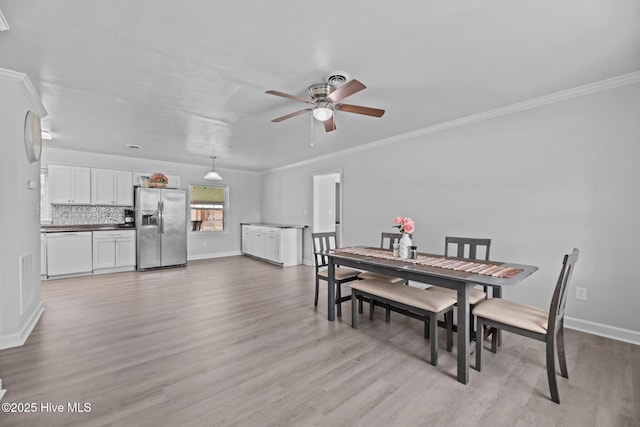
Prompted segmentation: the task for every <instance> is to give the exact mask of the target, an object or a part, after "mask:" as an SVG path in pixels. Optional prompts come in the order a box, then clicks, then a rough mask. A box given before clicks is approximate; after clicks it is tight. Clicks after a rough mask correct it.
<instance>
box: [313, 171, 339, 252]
mask: <svg viewBox="0 0 640 427" xmlns="http://www.w3.org/2000/svg"><path fill="white" fill-rule="evenodd" d="M341 182H342V173H341V172H340V171H335V172H328V173H324V174H316V175H314V176H313V232H314V233H325V232H330V231H335V232H336V236H337V240H338V242H341V241H342V229H341V216H342V212H341V206H342V203H341V199H342V195H341V191H340V190H341Z"/></svg>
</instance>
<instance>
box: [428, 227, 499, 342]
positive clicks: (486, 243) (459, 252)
mask: <svg viewBox="0 0 640 427" xmlns="http://www.w3.org/2000/svg"><path fill="white" fill-rule="evenodd" d="M450 245H456V248H455V255H454V256H455V257H457V258H465V259H479V258H478V256H479V255H480V256H481V254H480V251H479V249H480V250H484V260H485V261H489V252H490V249H491V239H486V238H474V237H452V236H446V237H445V238H444V256H445V257H448V256H449V246H450ZM427 291H431V292H440V293H443V294H445V295H448V296H450V297H451V298H454V299H456V300H457V299H458V293H457V291H456V290H455V289H448V288H443V287H440V286H431V287H430V288H427ZM485 299H487V289H486V287H485V289H484V290H483V291H481V290H480V289H477V288H475V287H474V288H471V289H470V290H469V305H470V307H471V308H470V310H473V308H474V307H475V306H476V304H478V303H479V302H482V301H484V300H485ZM474 324H475V321H474V318H473V315H472V314H471V315H469V330H470V331H474V330H475V329H474ZM498 335H499V334H498V333H497V332H496V333H495V334H494V341H495V340H497V339H498V338H497V336H498Z"/></svg>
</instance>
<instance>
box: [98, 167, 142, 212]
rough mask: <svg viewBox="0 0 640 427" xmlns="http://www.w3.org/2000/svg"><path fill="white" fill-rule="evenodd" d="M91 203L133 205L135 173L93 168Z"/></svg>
mask: <svg viewBox="0 0 640 427" xmlns="http://www.w3.org/2000/svg"><path fill="white" fill-rule="evenodd" d="M91 204H92V205H111V206H133V173H132V172H128V171H120V170H111V169H91Z"/></svg>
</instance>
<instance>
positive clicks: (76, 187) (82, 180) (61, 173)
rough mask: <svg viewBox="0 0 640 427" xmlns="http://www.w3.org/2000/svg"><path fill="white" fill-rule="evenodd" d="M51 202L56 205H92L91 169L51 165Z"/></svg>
mask: <svg viewBox="0 0 640 427" xmlns="http://www.w3.org/2000/svg"><path fill="white" fill-rule="evenodd" d="M49 200H50V202H51V203H52V204H54V205H55V204H60V205H88V204H89V203H91V169H89V168H84V167H78V166H66V165H49Z"/></svg>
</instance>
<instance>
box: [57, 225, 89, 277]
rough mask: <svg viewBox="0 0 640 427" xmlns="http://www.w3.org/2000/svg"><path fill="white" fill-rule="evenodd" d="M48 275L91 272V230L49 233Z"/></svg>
mask: <svg viewBox="0 0 640 427" xmlns="http://www.w3.org/2000/svg"><path fill="white" fill-rule="evenodd" d="M46 240H47V276H49V277H51V276H60V275H69V274H91V272H92V270H93V260H92V256H91V249H92V238H91V232H90V231H83V232H79V233H69V232H65V233H48V234H47V238H46Z"/></svg>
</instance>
